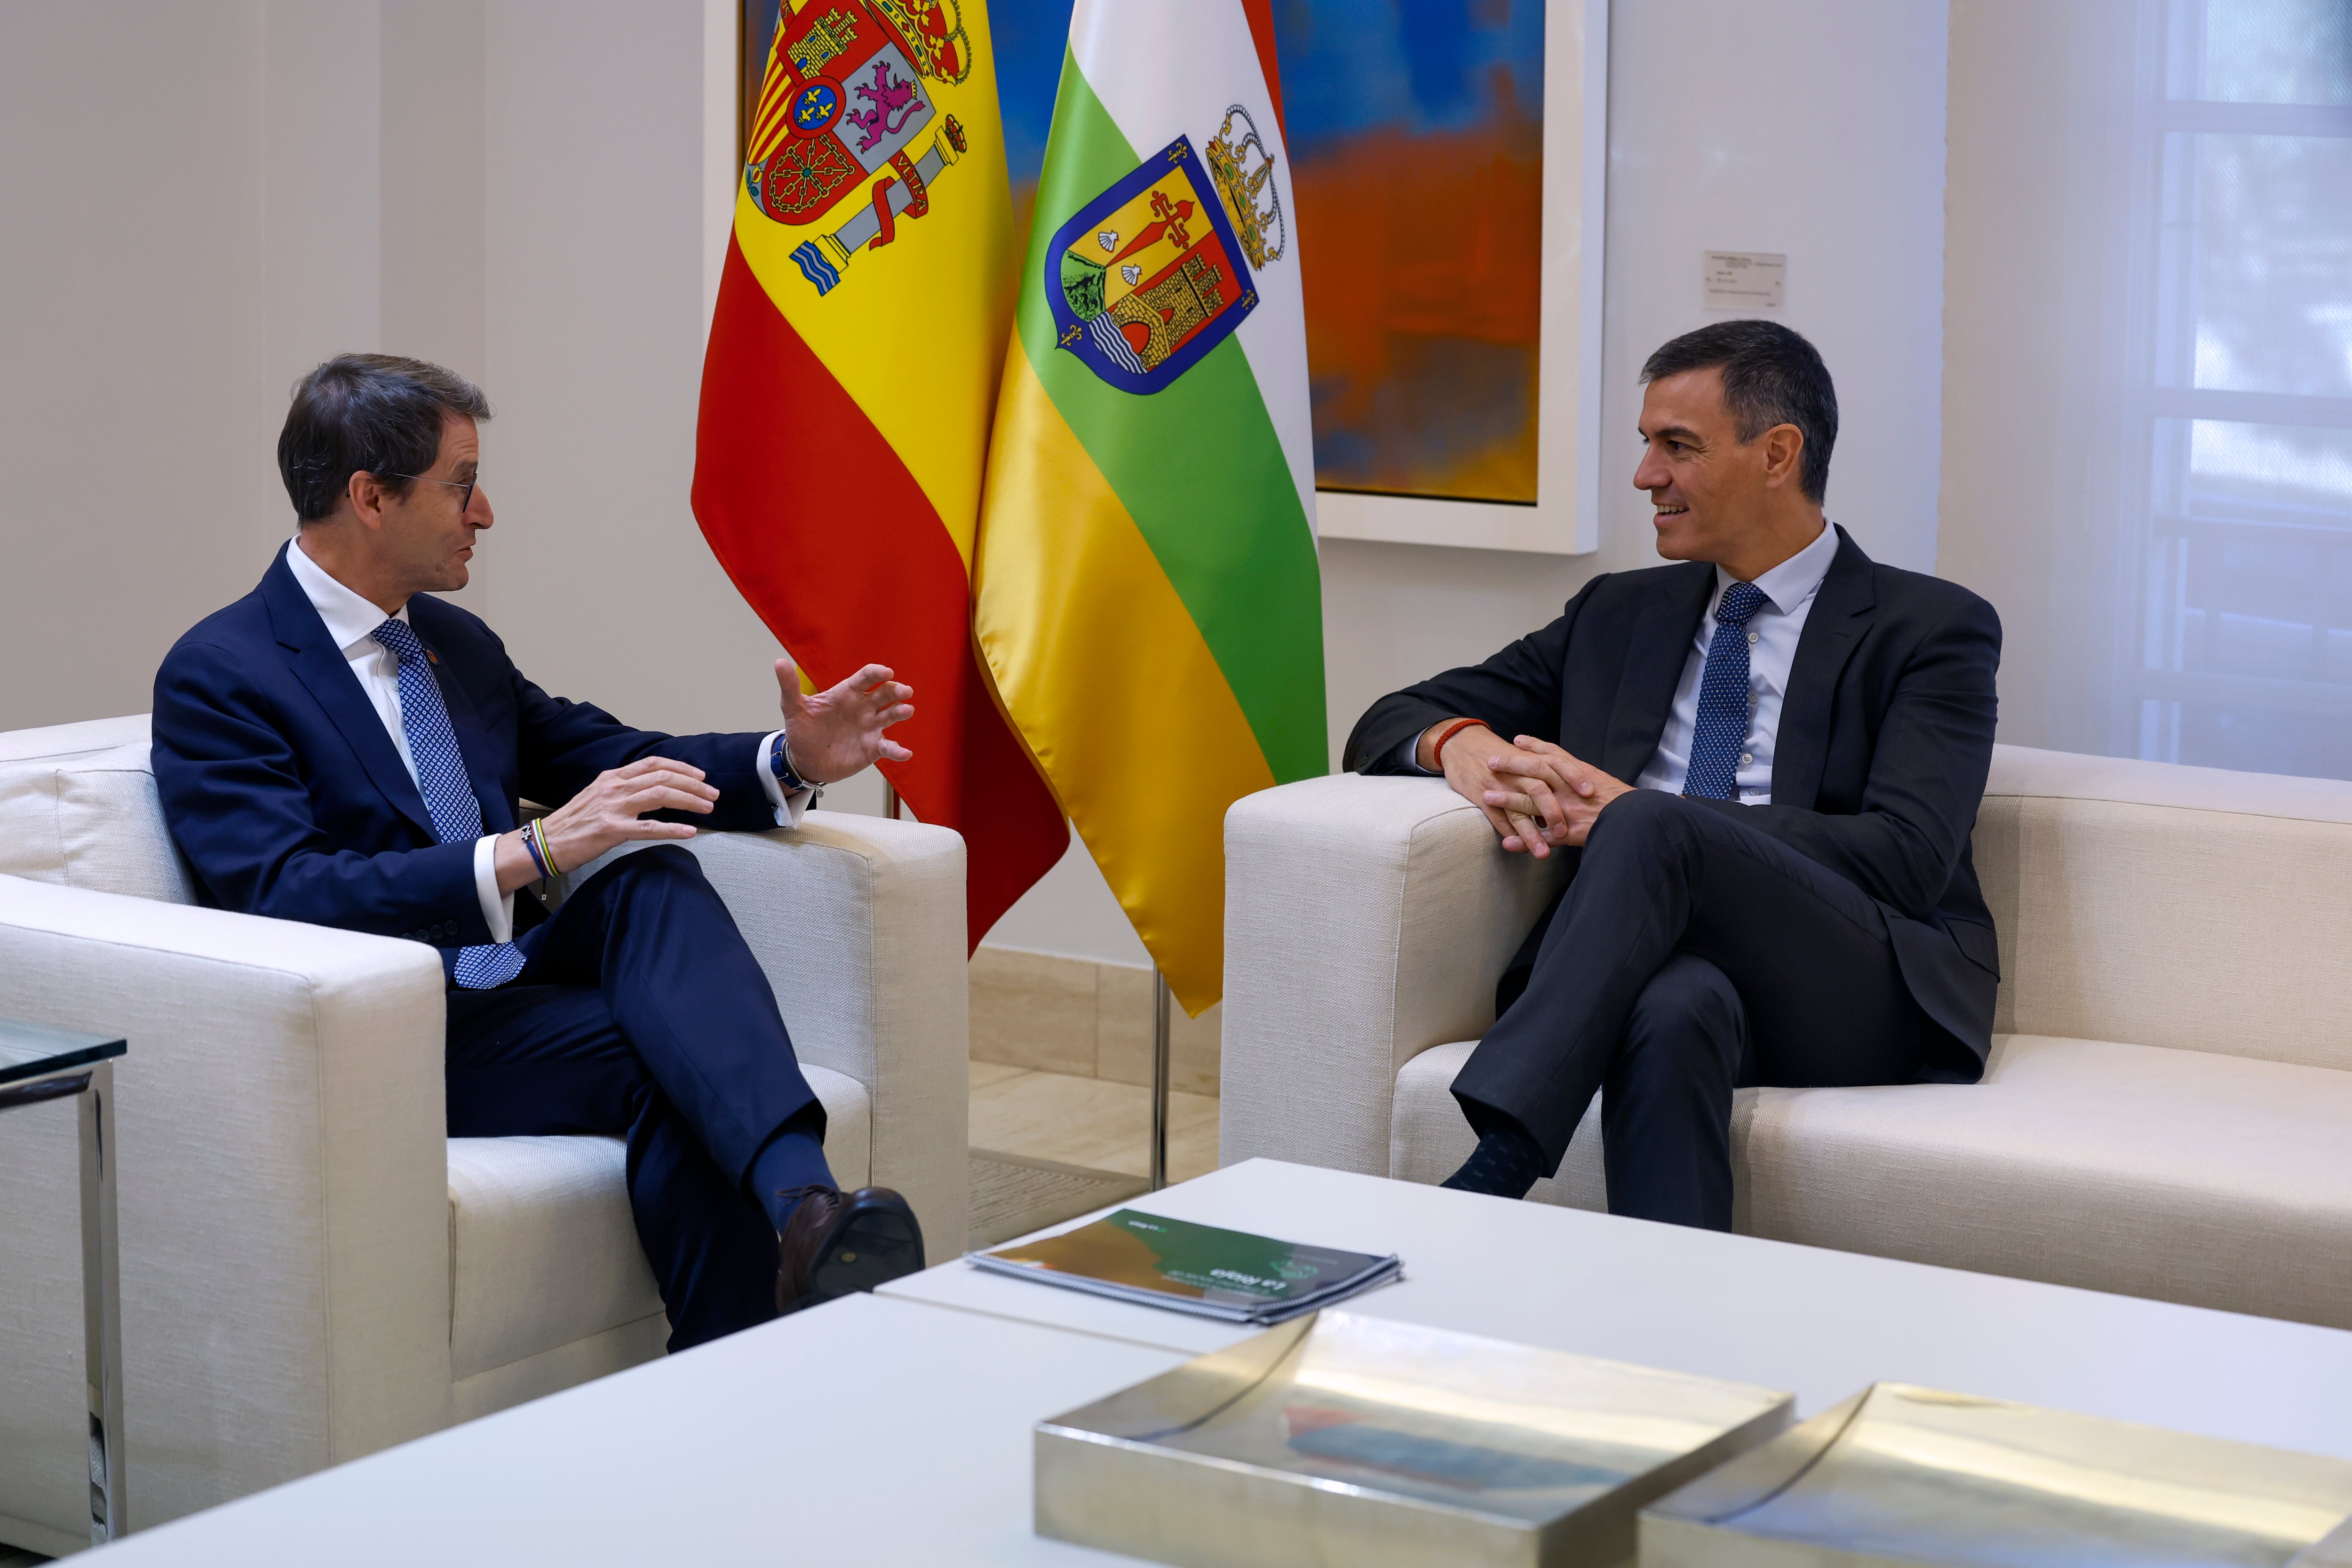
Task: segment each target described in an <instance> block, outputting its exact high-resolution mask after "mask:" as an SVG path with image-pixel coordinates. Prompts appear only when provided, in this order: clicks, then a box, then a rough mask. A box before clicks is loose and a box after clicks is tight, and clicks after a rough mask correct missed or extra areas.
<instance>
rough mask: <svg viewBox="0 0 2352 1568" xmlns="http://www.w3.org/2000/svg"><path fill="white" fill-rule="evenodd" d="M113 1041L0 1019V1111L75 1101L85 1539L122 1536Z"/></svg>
mask: <svg viewBox="0 0 2352 1568" xmlns="http://www.w3.org/2000/svg"><path fill="white" fill-rule="evenodd" d="M124 1049H125V1046H124V1042H123V1041H122V1040H121V1038H119V1037H118V1038H114V1039H109V1038H108V1037H106V1036H104V1035H77V1034H70V1033H68V1032H67V1031H66V1030H63V1029H48V1028H43V1027H41V1026H39V1025H37V1024H20V1023H16V1022H15V1021H13V1020H11V1019H5V1018H0V1111H6V1110H15V1109H16V1107H18V1106H20V1105H37V1104H39V1103H40V1102H41V1101H43V1100H64V1099H68V1098H72V1099H76V1100H79V1101H80V1106H79V1110H80V1122H81V1321H82V1335H83V1339H84V1342H85V1344H86V1347H87V1349H86V1352H85V1355H84V1365H85V1367H86V1368H87V1370H88V1373H89V1540H90V1544H91V1545H93V1546H103V1545H105V1544H106V1543H107V1542H110V1541H112V1540H114V1539H115V1538H116V1537H118V1536H120V1535H121V1534H122V1531H123V1522H122V1521H123V1511H122V1508H123V1495H122V1297H121V1290H120V1289H119V1288H118V1286H117V1282H116V1278H115V1266H116V1246H115V1236H114V1058H116V1057H119V1056H121V1055H122V1053H123V1051H124Z"/></svg>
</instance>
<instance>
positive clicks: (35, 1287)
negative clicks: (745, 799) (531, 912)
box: [0, 716, 967, 1553]
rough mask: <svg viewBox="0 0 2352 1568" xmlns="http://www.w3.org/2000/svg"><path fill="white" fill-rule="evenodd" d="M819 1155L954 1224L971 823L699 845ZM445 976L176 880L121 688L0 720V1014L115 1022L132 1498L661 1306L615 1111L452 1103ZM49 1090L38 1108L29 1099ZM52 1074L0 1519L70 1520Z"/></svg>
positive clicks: (610, 1364)
mask: <svg viewBox="0 0 2352 1568" xmlns="http://www.w3.org/2000/svg"><path fill="white" fill-rule="evenodd" d="M690 847H691V848H692V849H693V851H694V853H695V854H696V855H697V856H698V858H700V859H701V861H702V863H703V867H704V869H705V870H706V872H707V873H708V874H709V877H710V879H711V881H712V882H713V883H714V884H715V885H716V886H717V887H718V889H719V891H720V893H721V894H722V895H724V897H725V898H726V900H727V902H728V905H729V907H730V909H731V910H733V912H734V914H735V917H736V921H737V922H738V923H739V924H740V926H741V927H742V929H743V932H744V935H745V936H746V937H747V938H749V939H750V941H751V946H752V948H753V950H754V951H755V952H757V953H758V954H759V957H760V961H761V966H762V967H763V968H764V969H765V970H766V972H767V974H768V979H769V981H770V983H771V984H772V985H773V986H774V987H775V991H776V998H777V1001H778V1003H779V1004H780V1005H782V1009H783V1014H784V1018H785V1021H786V1023H787V1024H788V1025H789V1026H791V1028H792V1031H793V1043H794V1045H795V1046H796V1047H798V1050H799V1054H800V1058H801V1061H802V1063H803V1067H804V1068H805V1069H806V1072H807V1075H808V1078H809V1080H810V1083H811V1084H812V1086H813V1087H814V1089H816V1091H817V1094H818V1096H819V1098H821V1099H822V1100H824V1105H825V1109H826V1112H827V1115H828V1119H829V1131H828V1133H827V1136H826V1152H827V1154H828V1156H829V1157H830V1159H831V1161H832V1163H833V1167H834V1170H835V1174H836V1175H837V1176H838V1177H839V1178H840V1179H841V1181H842V1182H843V1184H845V1185H853V1184H863V1183H866V1182H868V1181H872V1182H878V1183H881V1184H887V1185H889V1186H894V1187H897V1188H898V1190H900V1191H901V1192H903V1193H905V1194H906V1195H907V1197H908V1201H909V1202H910V1203H911V1204H912V1205H914V1208H915V1211H916V1213H917V1215H918V1216H919V1218H920V1219H921V1221H922V1225H923V1232H924V1236H925V1238H926V1241H927V1243H928V1245H929V1251H930V1253H931V1256H932V1258H934V1259H937V1258H946V1257H952V1256H953V1255H954V1254H955V1253H956V1252H957V1251H958V1250H960V1249H961V1246H962V1244H963V1238H964V1226H965V1198H966V1192H965V1182H966V1169H967V1167H966V1163H965V1160H966V1156H965V1141H966V1130H965V1105H966V1087H965V1067H964V1058H965V1048H966V1047H965V1040H966V1028H965V982H964V960H965V953H964V918H963V908H964V904H963V843H962V840H961V838H959V837H957V836H956V835H955V834H953V833H950V832H949V831H947V830H945V829H943V828H938V827H925V826H917V825H915V824H912V823H903V822H893V821H886V820H882V819H879V818H874V817H865V816H846V815H843V814H840V813H835V812H814V813H812V814H810V815H809V816H808V817H807V818H806V819H805V820H804V821H803V825H802V826H801V827H799V828H798V829H796V830H791V831H785V830H781V829H780V830H778V831H775V832H772V833H764V834H710V835H706V836H704V837H700V838H698V839H697V840H695V841H694V843H693V844H692V845H691V846H690ZM442 985H443V982H442V975H441V968H440V964H439V962H438V960H437V958H436V956H435V954H434V952H433V951H432V950H431V949H429V948H427V947H425V946H422V945H420V944H418V943H415V942H401V941H396V940H393V939H390V938H384V937H369V936H356V935H352V934H351V933H349V932H345V931H329V930H326V929H323V928H321V927H317V926H308V925H301V924H297V923H293V922H289V921H271V920H262V919H258V918H256V917H252V916H246V915H234V914H226V913H222V912H220V911H218V910H205V909H198V908H195V907H194V905H193V903H192V889H191V886H190V883H189V880H188V873H187V871H186V868H184V865H183V864H182V863H181V861H180V860H179V859H178V858H177V856H176V855H175V853H174V852H173V848H172V846H171V842H170V840H169V838H168V837H167V836H166V834H165V832H164V828H163V818H162V815H161V811H160V808H159V807H158V805H157V801H156V795H155V784H154V778H153V775H152V773H151V772H150V771H149V768H148V763H147V721H146V719H145V718H144V717H143V716H141V717H136V718H129V719H115V720H104V721H98V722H94V723H87V724H69V725H63V726H59V727H57V728H54V729H47V730H26V731H16V732H15V733H13V734H5V735H0V1015H5V1016H14V1017H21V1018H26V1019H31V1020H34V1021H37V1022H41V1023H47V1024H51V1025H56V1026H65V1027H79V1028H89V1029H105V1030H110V1031H118V1032H121V1033H122V1034H124V1035H126V1036H128V1037H129V1039H130V1054H129V1055H128V1056H127V1057H126V1058H124V1059H123V1060H122V1061H121V1063H120V1064H118V1074H117V1078H116V1083H117V1086H118V1097H117V1105H118V1111H117V1114H118V1118H119V1123H118V1125H119V1142H120V1145H121V1161H120V1164H119V1167H118V1169H119V1171H120V1173H121V1177H120V1184H119V1199H118V1201H119V1203H120V1206H121V1222H120V1234H121V1278H122V1302H123V1326H122V1346H123V1360H124V1377H123V1382H124V1391H125V1411H124V1425H125V1428H126V1432H127V1453H128V1458H129V1468H128V1475H127V1485H126V1490H127V1493H128V1497H129V1502H130V1509H129V1519H130V1523H131V1526H132V1528H134V1529H136V1528H143V1527H145V1526H148V1525H152V1524H158V1523H161V1522H163V1521H165V1520H168V1519H172V1518H175V1517H177V1516H179V1515H181V1514H184V1513H188V1512H191V1511H193V1510H196V1509H200V1508H205V1507H208V1506H210V1505H212V1504H215V1503H219V1502H225V1501H226V1500H229V1499H231V1498H235V1497H238V1496H241V1495H243V1494H245V1493H247V1492H251V1491H255V1490H257V1489H261V1488H263V1487H268V1486H273V1485H276V1484H278V1482H281V1481H287V1480H291V1479H295V1478H296V1477H298V1476H301V1475H305V1474H307V1473H309V1472H310V1471H313V1470H317V1469H320V1468H323V1467H325V1466H328V1465H332V1464H336V1463H339V1462H341V1461H342V1460H345V1459H350V1458H357V1457H358V1456H360V1455H362V1454H366V1453H369V1452H372V1451H373V1450H375V1449H378V1448H382V1447H387V1446H388V1445H391V1444H394V1443H397V1442H401V1441H404V1440H405V1439H407V1438H410V1437H415V1436H422V1435H424V1434H425V1433H428V1432H432V1431H435V1430H436V1429H437V1428H440V1427H442V1426H447V1425H449V1424H450V1423H452V1422H454V1421H462V1420H467V1419H469V1418H471V1417H473V1416H476V1415H487V1414H488V1413H489V1412H491V1411H494V1410H499V1409H502V1408H504V1407H506V1406H508V1405H515V1404H519V1403H520V1402H522V1401H524V1400H527V1399H530V1398H534V1397H536V1396H537V1395H539V1394H547V1393H551V1392H553V1391H554V1390H556V1389H560V1388H563V1387H567V1386H570V1385H571V1384H576V1383H580V1382H583V1381H585V1380H587V1379H589V1378H593V1377H597V1376H601V1375H603V1374H604V1373H609V1372H614V1371H617V1370H619V1369H621V1368H623V1367H626V1366H630V1365H633V1364H635V1363H638V1362H642V1361H646V1360H647V1359H649V1358H651V1357H654V1356H656V1355H659V1354H660V1353H661V1352H662V1345H663V1342H664V1340H665V1339H666V1338H667V1333H668V1329H667V1323H666V1322H665V1321H664V1319H663V1317H662V1311H661V1302H660V1300H659V1297H658V1296H657V1294H656V1290H655V1288H654V1281H653V1278H652V1275H651V1273H650V1271H649V1270H648V1269H647V1268H646V1262H645V1258H644V1255H643V1254H642V1252H641V1251H640V1250H639V1248H638V1247H637V1242H636V1236H635V1228H634V1226H633V1225H632V1222H631V1219H630V1214H629V1206H628V1201H627V1197H626V1194H625V1191H624V1189H623V1184H622V1149H621V1144H620V1142H619V1141H618V1140H615V1139H607V1138H499V1139H479V1138H477V1139H451V1138H448V1137H446V1134H445V1123H444V1118H443V1108H442V1074H441V1046H442V1017H443V1003H442ZM53 1112H54V1114H53ZM73 1132H74V1130H73V1124H72V1120H71V1106H70V1103H69V1102H59V1105H58V1106H55V1107H53V1106H37V1107H33V1108H31V1109H28V1110H16V1111H12V1112H11V1113H10V1114H9V1116H8V1118H7V1119H6V1121H5V1122H0V1542H7V1543H10V1544H14V1545H18V1546H24V1547H28V1548H31V1549H33V1550H35V1551H39V1552H53V1553H61V1552H68V1551H71V1550H74V1549H76V1548H77V1547H79V1546H80V1545H83V1544H85V1543H86V1542H87V1541H88V1534H87V1531H88V1524H87V1520H88V1511H89V1510H88V1503H87V1499H86V1496H85V1494H84V1483H83V1479H82V1478H81V1476H80V1470H81V1468H82V1450H83V1440H82V1436H81V1424H82V1418H81V1415H80V1408H81V1365H80V1363H81V1328H80V1323H81V1310H80V1306H79V1301H80V1294H79V1292H80V1255H79V1244H78V1241H77V1239H76V1238H77V1237H78V1236H79V1225H78V1219H77V1215H78V1210H77V1208H76V1206H75V1205H76V1203H77V1197H76V1194H77V1192H78V1188H77V1186H76V1184H75V1183H76V1175H75V1172H76V1166H75V1164H74V1157H75V1149H74V1136H73Z"/></svg>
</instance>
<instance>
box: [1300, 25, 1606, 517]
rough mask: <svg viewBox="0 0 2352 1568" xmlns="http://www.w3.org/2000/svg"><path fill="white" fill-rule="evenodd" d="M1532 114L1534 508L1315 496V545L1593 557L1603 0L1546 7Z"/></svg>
mask: <svg viewBox="0 0 2352 1568" xmlns="http://www.w3.org/2000/svg"><path fill="white" fill-rule="evenodd" d="M1543 110H1544V114H1543V228H1542V233H1543V263H1542V268H1541V271H1540V281H1541V289H1542V311H1543V320H1542V322H1541V325H1540V326H1539V327H1538V331H1537V337H1536V344H1537V355H1538V372H1537V378H1538V379H1537V405H1536V500H1535V504H1533V505H1532V506H1530V505H1527V504H1525V503H1517V502H1508V501H1478V500H1445V499H1443V498H1439V497H1434V496H1395V495H1365V494H1362V493H1360V492H1357V491H1349V490H1325V489H1318V491H1317V492H1316V496H1315V510H1316V531H1317V532H1318V534H1319V535H1320V536H1321V537H1323V538H1325V539H1369V540H1378V541H1381V542H1388V543H1395V544H1444V545H1453V546H1456V547H1461V548H1467V549H1477V550H1517V551H1524V552H1528V553H1531V554H1539V555H1588V554H1591V552H1593V551H1596V550H1598V549H1600V548H1601V395H1600V393H1601V252H1602V248H1603V247H1602V243H1601V220H1602V213H1603V197H1604V195H1605V194H1606V191H1607V184H1608V149H1609V0H1546V3H1545V5H1544V105H1543Z"/></svg>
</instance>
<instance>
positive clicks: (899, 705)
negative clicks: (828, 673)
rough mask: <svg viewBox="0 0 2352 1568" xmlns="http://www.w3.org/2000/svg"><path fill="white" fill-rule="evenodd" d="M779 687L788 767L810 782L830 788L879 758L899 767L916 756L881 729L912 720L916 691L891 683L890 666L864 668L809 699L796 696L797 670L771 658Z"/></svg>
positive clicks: (789, 663) (798, 688) (787, 661)
mask: <svg viewBox="0 0 2352 1568" xmlns="http://www.w3.org/2000/svg"><path fill="white" fill-rule="evenodd" d="M776 684H777V685H778V686H780V687H782V689H783V705H784V744H785V745H786V746H787V747H789V748H791V750H792V753H793V769H794V771H795V772H797V773H799V774H800V775H801V777H803V778H804V779H806V780H808V782H809V783H811V784H835V783H837V782H838V781H840V780H842V779H845V778H847V777H848V776H849V775H850V774H852V773H857V772H859V771H861V770H862V769H865V768H869V767H872V766H873V765H874V764H875V763H877V762H879V761H881V760H882V759H884V758H887V759H889V760H890V761H891V762H894V763H903V762H906V761H907V760H908V759H909V758H910V757H912V756H913V755H914V754H915V753H914V752H910V751H908V749H907V748H906V747H904V746H902V745H900V744H898V742H896V741H893V740H891V739H890V738H889V737H887V735H885V734H883V733H882V731H885V730H887V729H888V728H889V727H890V726H891V725H893V724H898V723H903V722H905V721H907V720H908V719H911V718H913V717H914V716H915V707H914V696H915V689H914V688H913V687H911V686H907V685H902V684H901V683H899V682H898V681H896V680H893V679H890V667H889V666H887V665H883V664H869V665H867V666H866V668H864V669H861V670H859V671H858V672H857V673H856V675H853V676H851V677H850V678H849V679H847V680H845V681H843V682H842V683H841V684H840V685H838V686H836V687H834V688H833V689H830V690H826V691H820V692H818V693H816V695H814V697H803V696H802V695H801V678H800V671H799V670H798V669H796V668H794V667H793V661H792V660H791V659H789V658H780V659H778V660H776Z"/></svg>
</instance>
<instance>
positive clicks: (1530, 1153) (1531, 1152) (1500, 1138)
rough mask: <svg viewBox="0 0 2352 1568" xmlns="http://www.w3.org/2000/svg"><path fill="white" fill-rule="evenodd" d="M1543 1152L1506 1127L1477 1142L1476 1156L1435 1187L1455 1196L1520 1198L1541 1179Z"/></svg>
mask: <svg viewBox="0 0 2352 1568" xmlns="http://www.w3.org/2000/svg"><path fill="white" fill-rule="evenodd" d="M1543 1163H1544V1157H1543V1150H1542V1149H1540V1148H1539V1147H1538V1146H1537V1144H1536V1141H1535V1140H1534V1139H1532V1138H1530V1137H1528V1135H1527V1134H1526V1133H1525V1132H1522V1131H1519V1129H1518V1128H1517V1127H1514V1126H1508V1125H1506V1126H1502V1127H1497V1128H1496V1129H1495V1130H1494V1131H1492V1132H1489V1133H1487V1134H1486V1136H1485V1137H1484V1138H1481V1139H1479V1140H1478V1147H1477V1150H1476V1152H1474V1153H1473V1154H1472V1155H1471V1156H1470V1157H1469V1158H1468V1159H1467V1160H1465V1161H1463V1162H1462V1168H1461V1169H1460V1170H1458V1171H1456V1172H1454V1173H1453V1174H1452V1175H1450V1176H1448V1177H1446V1178H1445V1180H1444V1181H1443V1182H1441V1183H1439V1185H1440V1186H1445V1187H1452V1188H1454V1190H1455V1191H1456V1192H1464V1193H1487V1194H1492V1195H1493V1196H1495V1197H1498V1198H1523V1197H1526V1196H1527V1195H1528V1188H1529V1187H1532V1186H1534V1185H1535V1184H1536V1183H1537V1181H1538V1179H1539V1178H1540V1177H1541V1176H1542V1175H1543V1173H1544V1169H1543Z"/></svg>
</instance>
